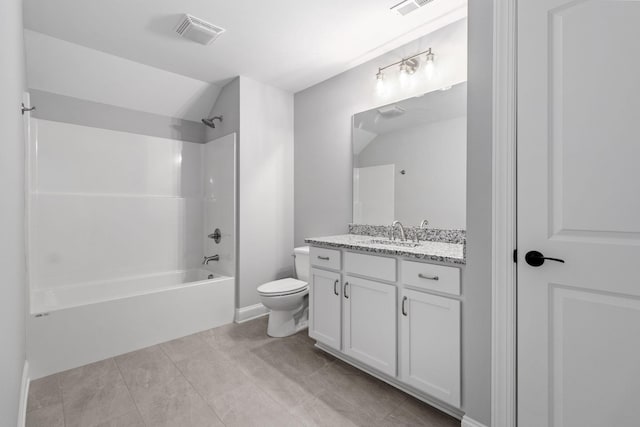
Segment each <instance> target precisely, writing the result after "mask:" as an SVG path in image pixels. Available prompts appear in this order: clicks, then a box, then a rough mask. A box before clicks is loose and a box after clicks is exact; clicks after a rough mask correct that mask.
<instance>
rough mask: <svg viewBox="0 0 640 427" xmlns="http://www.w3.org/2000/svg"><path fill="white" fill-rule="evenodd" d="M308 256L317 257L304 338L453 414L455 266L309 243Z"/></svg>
mask: <svg viewBox="0 0 640 427" xmlns="http://www.w3.org/2000/svg"><path fill="white" fill-rule="evenodd" d="M329 250H330V251H333V252H327V251H329ZM311 254H312V255H314V256H315V257H318V256H320V257H322V258H318V259H314V256H312V259H311V262H312V265H313V268H312V269H311V280H310V282H311V284H310V301H309V302H310V304H309V336H311V337H312V338H314V339H316V340H317V341H318V345H319V347H320V348H323V349H325V350H326V351H329V352H331V353H332V354H334V355H336V356H337V357H342V358H343V359H344V360H346V361H348V362H351V363H352V364H354V365H355V366H357V367H359V368H361V369H364V370H366V371H370V372H371V373H373V374H374V375H378V376H380V377H381V378H383V379H385V381H387V382H389V383H391V384H394V385H395V386H396V387H398V388H400V389H404V390H405V391H408V392H410V393H412V394H414V395H418V396H421V397H422V398H423V400H425V401H428V402H429V403H431V404H433V405H434V406H436V407H439V408H440V409H443V410H445V411H447V410H448V409H449V413H455V410H454V411H451V410H450V409H451V408H455V409H459V408H460V405H461V402H460V395H461V378H460V374H461V372H460V359H461V344H460V342H461V330H460V320H461V302H460V296H461V295H460V294H461V292H460V289H461V286H460V268H458V267H456V266H453V265H451V266H449V265H443V264H436V263H429V262H422V261H413V260H408V259H403V258H401V257H398V256H379V255H377V254H375V255H374V254H369V253H367V252H359V251H353V250H350V249H342V250H337V249H327V248H316V247H312V248H311ZM327 258H329V259H327ZM328 264H330V265H331V267H327V265H328ZM331 270H334V271H331ZM442 403H444V404H446V405H443V404H442Z"/></svg>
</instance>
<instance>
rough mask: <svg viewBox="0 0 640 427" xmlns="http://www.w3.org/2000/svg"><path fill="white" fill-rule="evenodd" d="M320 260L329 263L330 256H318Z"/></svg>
mask: <svg viewBox="0 0 640 427" xmlns="http://www.w3.org/2000/svg"><path fill="white" fill-rule="evenodd" d="M318 259H321V260H323V261H329V257H328V256H320V255H318Z"/></svg>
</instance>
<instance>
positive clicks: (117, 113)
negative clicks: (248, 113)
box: [29, 89, 207, 143]
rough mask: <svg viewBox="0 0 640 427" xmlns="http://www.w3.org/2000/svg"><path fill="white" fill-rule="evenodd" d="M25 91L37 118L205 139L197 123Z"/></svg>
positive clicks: (203, 129)
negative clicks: (34, 107) (34, 106)
mask: <svg viewBox="0 0 640 427" xmlns="http://www.w3.org/2000/svg"><path fill="white" fill-rule="evenodd" d="M29 93H30V94H31V101H32V103H33V105H36V106H37V109H36V111H34V113H33V116H34V117H36V118H38V119H45V120H53V121H56V122H64V123H72V124H76V125H81V126H91V127H96V128H102V129H111V130H117V131H121V132H131V133H137V134H140V135H149V136H158V137H161V138H171V139H178V140H180V141H189V142H197V143H204V142H205V138H206V131H205V129H206V128H207V127H206V126H205V125H203V124H202V123H200V122H194V121H190V120H184V119H179V118H173V117H165V116H161V115H158V114H152V113H146V112H144V111H136V110H131V109H128V108H122V107H116V106H114V105H108V104H101V103H99V102H92V101H87V100H84V99H79V98H73V97H70V96H64V95H59V94H55V93H50V92H45V91H41V90H36V89H31V90H30V91H29Z"/></svg>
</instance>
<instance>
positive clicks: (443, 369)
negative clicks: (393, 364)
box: [400, 289, 460, 407]
mask: <svg viewBox="0 0 640 427" xmlns="http://www.w3.org/2000/svg"><path fill="white" fill-rule="evenodd" d="M400 307H401V308H400V310H401V316H400V319H401V320H400V339H401V341H400V379H401V380H402V381H404V382H405V383H407V384H409V385H411V386H413V387H415V388H417V389H418V390H422V391H424V392H425V393H427V394H430V395H431V396H433V397H436V398H438V399H440V400H442V401H443V402H447V403H449V404H451V405H453V406H457V407H459V406H460V301H458V300H455V299H453V298H444V297H440V296H436V295H430V294H427V293H424V292H417V291H412V290H408V289H405V290H403V291H402V299H401V302H400Z"/></svg>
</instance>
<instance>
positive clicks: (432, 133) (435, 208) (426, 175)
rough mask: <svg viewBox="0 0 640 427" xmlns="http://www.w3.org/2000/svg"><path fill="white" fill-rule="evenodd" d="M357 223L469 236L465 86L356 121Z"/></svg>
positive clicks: (410, 100) (368, 113)
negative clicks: (425, 227) (424, 222)
mask: <svg viewBox="0 0 640 427" xmlns="http://www.w3.org/2000/svg"><path fill="white" fill-rule="evenodd" d="M352 140H353V141H352V142H353V223H354V224H368V225H390V224H391V223H392V222H393V221H394V220H399V221H401V222H402V224H404V225H405V226H406V225H414V226H417V225H419V224H420V223H421V222H422V220H425V219H426V220H428V221H429V227H431V228H442V229H465V228H466V218H465V217H466V165H467V84H466V82H465V83H459V84H457V85H455V86H452V87H450V88H447V89H445V90H437V91H434V92H429V93H426V94H424V95H422V96H417V97H414V98H408V99H405V100H403V101H399V102H395V103H393V104H389V105H385V106H383V107H378V108H374V109H372V110H369V111H363V112H361V113H358V114H356V115H355V116H353V136H352Z"/></svg>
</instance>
